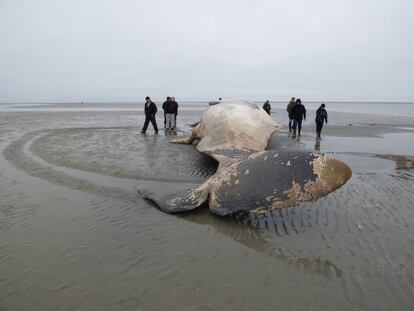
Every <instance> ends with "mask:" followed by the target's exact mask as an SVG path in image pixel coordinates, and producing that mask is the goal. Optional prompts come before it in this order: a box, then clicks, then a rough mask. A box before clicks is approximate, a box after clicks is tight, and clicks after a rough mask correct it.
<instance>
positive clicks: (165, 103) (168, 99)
mask: <svg viewBox="0 0 414 311" xmlns="http://www.w3.org/2000/svg"><path fill="white" fill-rule="evenodd" d="M170 101H171V97H169V96H168V97H167V99H166V100H165V102H164V103H163V104H162V110H164V128H165V126H166V124H167V116H166V112H165V107H166V106H167V105H168V103H169V102H170Z"/></svg>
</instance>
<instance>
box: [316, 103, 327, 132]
mask: <svg viewBox="0 0 414 311" xmlns="http://www.w3.org/2000/svg"><path fill="white" fill-rule="evenodd" d="M323 122H325V123H328V112H327V111H326V109H325V104H321V106H320V107H319V108H318V110H316V117H315V123H316V138H318V139H320V138H321V132H322V127H323Z"/></svg>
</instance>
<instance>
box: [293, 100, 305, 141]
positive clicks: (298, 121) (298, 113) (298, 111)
mask: <svg viewBox="0 0 414 311" xmlns="http://www.w3.org/2000/svg"><path fill="white" fill-rule="evenodd" d="M292 119H293V125H292V130H293V135H292V138H295V137H296V128H298V136H300V132H301V131H302V120H306V109H305V106H303V105H302V101H301V100H300V98H298V99H297V100H296V103H295V105H294V106H293V108H292Z"/></svg>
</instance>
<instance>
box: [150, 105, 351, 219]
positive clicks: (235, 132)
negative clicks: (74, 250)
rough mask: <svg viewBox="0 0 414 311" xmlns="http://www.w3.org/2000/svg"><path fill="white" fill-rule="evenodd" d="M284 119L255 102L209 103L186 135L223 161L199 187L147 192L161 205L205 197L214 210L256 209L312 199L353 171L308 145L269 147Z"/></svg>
mask: <svg viewBox="0 0 414 311" xmlns="http://www.w3.org/2000/svg"><path fill="white" fill-rule="evenodd" d="M280 128H281V125H280V124H278V123H277V122H275V121H273V120H272V119H271V118H270V116H269V115H268V114H267V113H266V112H265V111H264V110H263V109H262V108H260V107H258V106H257V105H256V104H253V103H250V102H247V101H240V100H230V101H223V102H221V103H220V104H218V105H215V106H212V107H210V108H209V109H208V110H207V111H206V112H205V113H204V114H203V116H202V118H201V121H200V123H199V124H198V125H197V126H196V127H195V128H194V129H193V131H192V132H191V134H190V135H189V136H187V137H185V138H181V139H176V140H173V141H172V142H173V143H186V144H190V143H192V142H193V141H194V140H199V143H198V144H197V149H198V150H199V151H200V152H202V153H204V154H207V155H209V156H211V157H213V158H214V159H215V160H217V161H218V162H219V166H218V169H217V172H216V173H215V174H214V175H213V176H212V177H210V178H209V179H208V180H207V181H206V182H204V183H203V184H201V185H199V186H198V187H195V188H192V189H188V190H186V191H183V192H180V193H178V194H172V195H168V196H164V197H157V196H152V195H151V194H150V193H143V195H144V197H145V198H147V199H149V200H152V201H153V202H154V203H156V204H157V206H159V208H160V209H161V210H162V211H165V212H169V213H174V212H182V211H188V210H192V209H195V208H197V207H200V206H201V205H203V204H204V203H205V202H207V203H208V207H209V208H210V210H211V212H213V213H215V214H219V215H228V214H232V213H236V212H240V211H251V212H255V213H261V212H266V211H269V210H272V209H277V208H283V207H290V206H294V205H297V204H298V203H300V202H306V201H313V200H316V199H318V198H320V197H322V196H324V195H327V194H328V193H330V192H332V191H334V190H336V189H337V188H339V187H341V186H342V185H343V184H345V183H346V181H347V180H348V179H349V178H350V177H351V174H352V173H351V170H350V168H349V167H348V166H347V165H346V164H345V163H344V162H342V161H339V160H336V159H333V158H328V157H326V156H324V155H322V154H319V153H314V152H306V151H288V150H271V151H265V148H266V146H267V143H268V140H269V138H270V136H271V135H272V133H273V132H275V131H277V130H279V129H280Z"/></svg>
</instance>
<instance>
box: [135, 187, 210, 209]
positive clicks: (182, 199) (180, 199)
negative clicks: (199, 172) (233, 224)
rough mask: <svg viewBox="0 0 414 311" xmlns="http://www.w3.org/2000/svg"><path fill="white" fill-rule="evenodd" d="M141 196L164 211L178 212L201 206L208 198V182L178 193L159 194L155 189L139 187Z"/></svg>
mask: <svg viewBox="0 0 414 311" xmlns="http://www.w3.org/2000/svg"><path fill="white" fill-rule="evenodd" d="M138 192H139V193H140V194H141V196H142V197H143V198H144V199H146V200H149V201H151V202H153V203H154V204H155V205H157V207H158V208H159V209H160V210H161V211H163V212H166V213H179V212H186V211H191V210H193V209H196V208H198V207H200V206H202V205H203V204H204V203H205V202H206V201H207V198H208V183H207V182H206V183H204V184H201V185H199V186H197V187H194V188H190V189H186V190H183V191H180V192H178V193H170V194H166V195H165V194H162V193H161V194H159V193H157V192H155V191H151V190H144V189H139V190H138Z"/></svg>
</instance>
